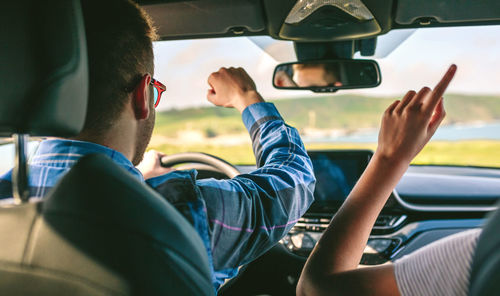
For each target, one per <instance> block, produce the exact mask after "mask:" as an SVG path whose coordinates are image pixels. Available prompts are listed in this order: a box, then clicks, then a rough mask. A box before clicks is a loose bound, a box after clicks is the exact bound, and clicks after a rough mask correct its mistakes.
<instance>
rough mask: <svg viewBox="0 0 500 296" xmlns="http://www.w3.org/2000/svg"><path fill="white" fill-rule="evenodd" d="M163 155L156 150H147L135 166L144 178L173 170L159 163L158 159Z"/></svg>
mask: <svg viewBox="0 0 500 296" xmlns="http://www.w3.org/2000/svg"><path fill="white" fill-rule="evenodd" d="M163 156H165V154H164V153H161V152H158V151H156V150H149V151H148V152H146V153H145V154H144V159H143V160H142V161H141V163H139V164H138V165H137V166H136V168H137V169H138V170H139V171H140V172H141V173H142V175H143V176H144V179H145V180H147V179H151V178H154V177H158V176H161V175H165V174H166V173H170V172H171V171H174V170H175V169H173V168H169V167H163V166H162V165H161V161H160V159H161V158H162V157H163Z"/></svg>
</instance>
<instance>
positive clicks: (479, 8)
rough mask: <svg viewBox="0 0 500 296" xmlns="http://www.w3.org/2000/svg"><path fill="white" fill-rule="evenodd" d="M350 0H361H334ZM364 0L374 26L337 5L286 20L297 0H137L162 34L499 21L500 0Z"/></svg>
mask: <svg viewBox="0 0 500 296" xmlns="http://www.w3.org/2000/svg"><path fill="white" fill-rule="evenodd" d="M302 1H303V2H306V1H307V0H302ZM332 1H333V0H332ZM349 1H359V0H345V1H344V0H336V2H339V3H341V4H342V3H343V2H349ZM361 1H362V3H363V4H364V5H365V6H366V8H367V9H368V10H369V11H370V12H371V13H372V15H373V17H374V22H373V21H372V23H371V24H370V26H368V23H367V22H363V21H359V20H351V19H349V17H350V16H345V15H341V14H342V13H343V12H342V11H340V10H339V9H337V8H335V7H333V6H325V7H322V8H321V9H318V11H316V12H314V13H313V14H311V17H309V18H306V19H304V20H303V21H301V22H300V23H298V24H294V25H288V24H284V23H285V19H286V18H287V16H288V14H289V12H290V10H291V9H292V8H293V6H294V5H295V4H296V3H297V0H260V1H258V0H186V1H168V0H163V1H161V0H138V1H137V2H138V3H139V5H141V6H142V7H143V8H144V9H145V10H146V11H147V12H148V13H149V14H150V15H151V17H152V18H153V21H154V23H155V25H156V26H157V28H158V34H159V35H160V38H161V39H162V40H175V39H194V38H214V37H229V36H255V35H269V36H271V37H273V38H275V39H282V40H294V41H299V42H308V41H342V40H353V39H361V38H372V37H375V36H376V35H381V34H385V33H387V32H388V31H389V30H392V29H402V28H422V27H441V26H467V25H490V24H491V25H493V24H500V1H498V0H481V1H477V0H447V1H443V0H441V1H440V0H418V1H415V0H361ZM304 32H305V33H304Z"/></svg>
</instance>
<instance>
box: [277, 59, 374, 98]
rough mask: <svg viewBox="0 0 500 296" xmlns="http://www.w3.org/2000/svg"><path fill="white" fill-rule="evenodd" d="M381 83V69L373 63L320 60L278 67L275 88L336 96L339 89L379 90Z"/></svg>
mask: <svg viewBox="0 0 500 296" xmlns="http://www.w3.org/2000/svg"><path fill="white" fill-rule="evenodd" d="M381 80H382V79H381V75H380V69H379V67H378V64H377V62H375V61H373V60H319V61H307V62H294V63H286V64H280V65H278V66H276V69H274V75H273V86H274V87H275V88H278V89H308V90H312V91H314V92H335V91H337V90H339V89H354V88H368V87H375V86H378V85H379V84H380V81H381Z"/></svg>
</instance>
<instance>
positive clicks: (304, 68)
mask: <svg viewBox="0 0 500 296" xmlns="http://www.w3.org/2000/svg"><path fill="white" fill-rule="evenodd" d="M293 81H294V82H295V83H296V84H297V85H298V86H300V87H314V86H317V87H325V86H342V83H341V81H340V79H339V71H338V68H337V67H336V66H335V65H330V64H321V63H310V64H294V65H293Z"/></svg>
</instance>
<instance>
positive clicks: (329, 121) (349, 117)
mask: <svg viewBox="0 0 500 296" xmlns="http://www.w3.org/2000/svg"><path fill="white" fill-rule="evenodd" d="M395 99H397V98H396V97H391V98H378V97H377V98H374V97H363V96H353V95H335V96H333V97H328V96H325V97H308V98H296V99H282V100H274V101H272V102H273V103H274V104H275V105H276V106H277V108H278V110H279V111H280V113H281V114H282V116H283V117H284V119H285V120H286V122H287V123H288V124H290V125H292V126H294V127H296V128H297V129H298V130H299V132H300V133H301V135H303V136H304V137H305V138H307V139H312V140H313V141H311V143H309V144H307V143H306V146H307V147H308V149H319V148H321V149H341V148H370V149H375V148H376V143H345V142H344V143H340V142H335V141H334V140H332V141H330V140H329V141H325V142H324V143H321V141H319V140H318V141H319V142H318V141H314V139H325V138H326V139H330V138H332V139H334V138H336V137H338V136H345V135H350V134H355V133H357V132H359V131H364V130H368V131H376V129H377V128H378V126H379V122H380V116H381V114H382V113H383V111H384V110H385V109H386V108H387V106H388V105H389V104H390V103H391V102H393V101H394V100H395ZM445 107H446V110H447V117H446V120H445V122H444V123H443V125H467V124H487V123H498V122H500V96H471V95H453V94H451V95H447V96H446V97H445ZM498 132H499V133H500V131H498ZM313 142H314V143H313ZM249 143H250V139H249V137H248V134H247V132H246V130H245V127H244V126H243V124H242V122H241V117H240V115H239V113H238V112H237V111H236V110H233V109H227V108H218V107H202V108H189V109H182V110H175V109H173V110H168V111H163V112H158V113H157V118H156V127H155V130H154V134H153V138H152V141H151V144H150V147H151V148H154V149H158V150H161V151H163V152H165V153H168V154H171V153H177V152H183V151H203V152H206V153H212V154H215V155H218V156H220V157H222V158H224V159H226V160H228V161H230V162H233V163H239V164H243V163H254V162H255V160H254V158H253V154H252V151H251V148H250V145H249ZM499 151H500V141H495V140H488V141H485V140H483V139H478V140H471V141H459V142H457V141H453V142H441V141H440V142H433V143H431V145H430V146H429V147H428V148H427V149H426V150H425V151H423V153H421V155H420V156H419V157H418V158H417V159H416V160H415V163H436V164H460V165H481V166H499V167H500V153H499ZM464 155H466V156H467V157H464ZM476 156H477V157H476Z"/></svg>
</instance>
